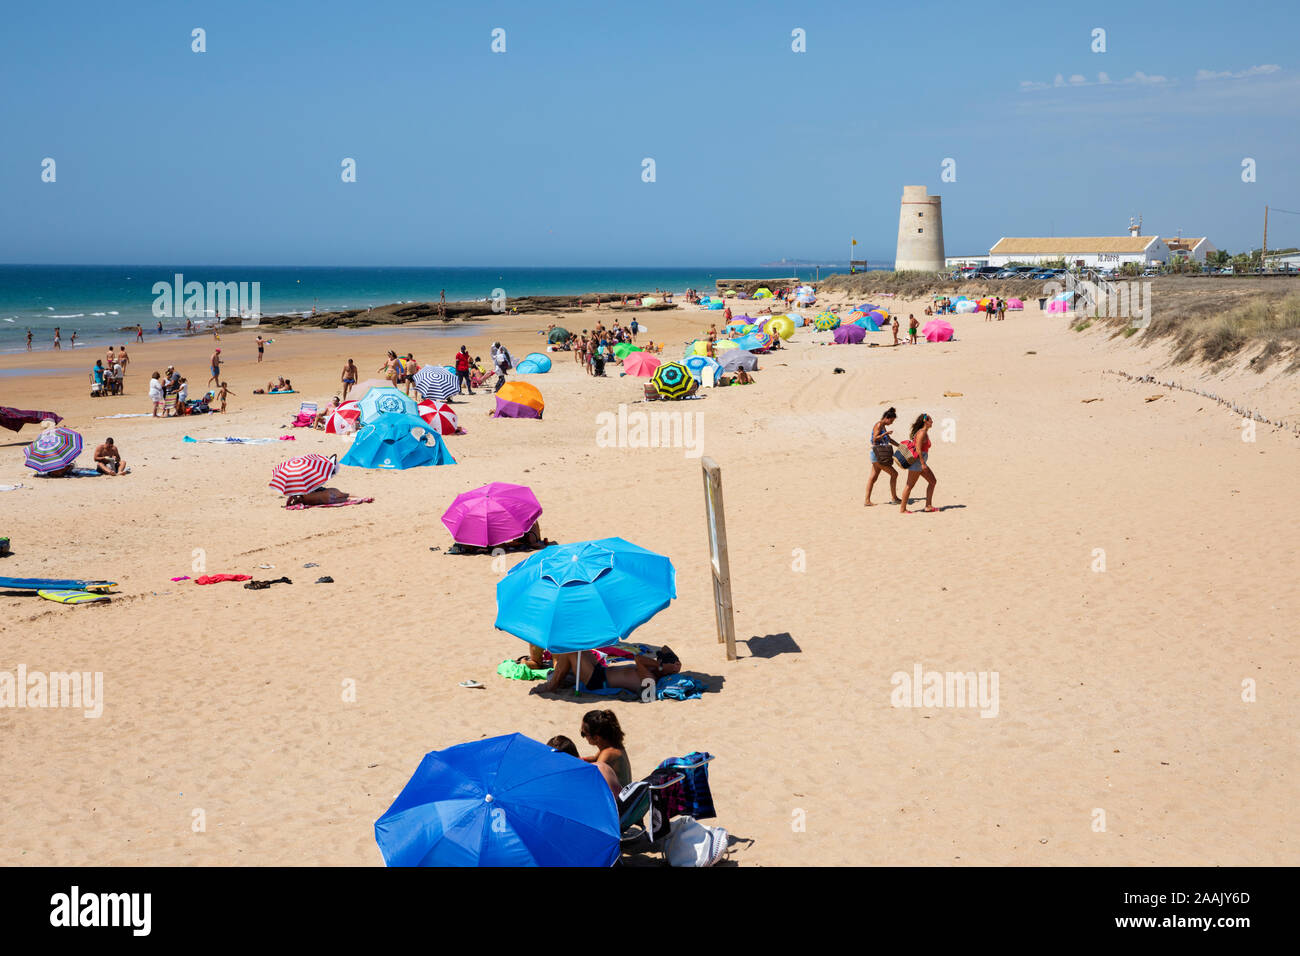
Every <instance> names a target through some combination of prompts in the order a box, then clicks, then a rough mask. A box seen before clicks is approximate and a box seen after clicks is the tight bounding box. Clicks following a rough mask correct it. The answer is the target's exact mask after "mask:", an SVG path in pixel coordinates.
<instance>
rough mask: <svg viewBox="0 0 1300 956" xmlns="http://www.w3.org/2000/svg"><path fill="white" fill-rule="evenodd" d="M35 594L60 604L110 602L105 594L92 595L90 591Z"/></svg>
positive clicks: (42, 592)
mask: <svg viewBox="0 0 1300 956" xmlns="http://www.w3.org/2000/svg"><path fill="white" fill-rule="evenodd" d="M36 594H37V596H38V597H43V598H45V600H47V601H58V602H59V603H60V604H99V603H102V602H105V601H111V600H112V598H110V597H109V596H108V595H107V594H92V593H91V592H90V591H37V592H36Z"/></svg>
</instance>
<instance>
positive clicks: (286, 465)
mask: <svg viewBox="0 0 1300 956" xmlns="http://www.w3.org/2000/svg"><path fill="white" fill-rule="evenodd" d="M338 470H339V465H338V460H337V458H336V456H334V455H331V456H330V457H329V458H326V457H325V456H324V455H315V454H312V455H299V456H298V457H297V458H290V459H289V460H288V461H282V462H280V464H278V465H276V466H275V468H274V469H273V470H272V471H271V480H270V481H269V482H268V484H269V485H270V486H271V487H272V488H274V489H275V490H276V491H278V492H280V494H282V495H305V494H307V492H309V491H315V490H316V489H317V488H320V487H321V486H322V485H324V484H325V482H327V481H329V480H330V478H332V477H333V476H334V473H335V472H336V471H338Z"/></svg>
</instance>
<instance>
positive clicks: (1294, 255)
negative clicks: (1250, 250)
mask: <svg viewBox="0 0 1300 956" xmlns="http://www.w3.org/2000/svg"><path fill="white" fill-rule="evenodd" d="M1264 267H1265V268H1267V269H1277V270H1280V271H1282V272H1300V252H1274V253H1269V255H1268V256H1267V257H1266V258H1265V260H1264Z"/></svg>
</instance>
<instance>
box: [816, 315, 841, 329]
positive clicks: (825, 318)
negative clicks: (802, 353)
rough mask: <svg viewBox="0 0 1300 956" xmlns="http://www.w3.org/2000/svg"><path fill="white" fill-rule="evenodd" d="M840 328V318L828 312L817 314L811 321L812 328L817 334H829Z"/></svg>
mask: <svg viewBox="0 0 1300 956" xmlns="http://www.w3.org/2000/svg"><path fill="white" fill-rule="evenodd" d="M839 327H840V317H839V316H838V315H834V314H833V313H830V312H818V313H817V317H816V318H815V319H813V328H814V329H816V330H817V331H818V332H829V331H831V329H837V328H839Z"/></svg>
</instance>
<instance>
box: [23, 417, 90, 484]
mask: <svg viewBox="0 0 1300 956" xmlns="http://www.w3.org/2000/svg"><path fill="white" fill-rule="evenodd" d="M80 454H81V436H80V435H78V434H77V433H76V432H74V431H73V430H72V429H71V428H64V427H62V426H59V427H57V428H47V429H45V431H43V432H41V434H40V436H39V437H38V438H37V439H36V440H35V441H34V442H32V443H31V444H30V445H28V446H27V447H26V448H24V449H23V457H24V458H25V459H26V461H25V462H24V464H26V465H27V467H28V468H30V469H32V471H34V472H36V473H37V474H40V475H45V474H48V473H50V472H51V471H58V470H59V469H61V468H67V467H68V466H69V465H71V464H72V463H73V462H74V461H76V459H77V456H78V455H80Z"/></svg>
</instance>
